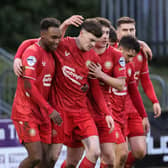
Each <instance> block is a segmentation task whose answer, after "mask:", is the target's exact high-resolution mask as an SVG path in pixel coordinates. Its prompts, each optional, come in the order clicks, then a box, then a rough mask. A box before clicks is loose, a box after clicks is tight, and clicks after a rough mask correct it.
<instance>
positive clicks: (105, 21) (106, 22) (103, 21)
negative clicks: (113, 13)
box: [95, 17, 111, 28]
mask: <svg viewBox="0 0 168 168" xmlns="http://www.w3.org/2000/svg"><path fill="white" fill-rule="evenodd" d="M95 19H96V20H97V21H98V22H99V23H100V24H101V25H102V26H105V27H108V28H110V27H111V22H110V20H108V19H106V18H103V17H95Z"/></svg>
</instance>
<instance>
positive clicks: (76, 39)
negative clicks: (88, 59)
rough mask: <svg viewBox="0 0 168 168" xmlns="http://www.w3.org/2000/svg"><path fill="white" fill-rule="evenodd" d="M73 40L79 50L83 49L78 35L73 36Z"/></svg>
mask: <svg viewBox="0 0 168 168" xmlns="http://www.w3.org/2000/svg"><path fill="white" fill-rule="evenodd" d="M75 42H76V45H77V47H78V48H79V49H80V50H83V49H82V46H81V42H80V38H79V37H76V38H75Z"/></svg>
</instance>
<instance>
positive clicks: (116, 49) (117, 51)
mask: <svg viewBox="0 0 168 168" xmlns="http://www.w3.org/2000/svg"><path fill="white" fill-rule="evenodd" d="M109 49H111V50H113V51H114V52H116V53H121V51H120V50H119V49H118V48H115V47H112V46H110V47H109Z"/></svg>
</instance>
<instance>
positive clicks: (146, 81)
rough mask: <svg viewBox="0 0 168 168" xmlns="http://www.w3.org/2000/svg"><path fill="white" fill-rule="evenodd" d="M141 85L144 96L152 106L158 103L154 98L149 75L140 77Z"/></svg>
mask: <svg viewBox="0 0 168 168" xmlns="http://www.w3.org/2000/svg"><path fill="white" fill-rule="evenodd" d="M141 84H142V87H143V90H144V92H145V93H146V95H147V96H148V98H149V99H150V101H151V102H152V103H153V104H154V103H158V102H159V101H158V99H157V97H156V93H155V90H154V87H153V84H152V82H151V80H150V77H149V73H146V74H143V75H142V76H141Z"/></svg>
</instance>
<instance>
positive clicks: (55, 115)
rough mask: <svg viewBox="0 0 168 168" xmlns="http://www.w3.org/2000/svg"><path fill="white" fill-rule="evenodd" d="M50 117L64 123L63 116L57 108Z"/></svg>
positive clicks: (58, 122) (55, 121)
mask: <svg viewBox="0 0 168 168" xmlns="http://www.w3.org/2000/svg"><path fill="white" fill-rule="evenodd" d="M49 117H50V119H51V120H53V122H54V123H55V124H58V125H61V123H62V117H61V115H60V113H58V112H57V111H56V110H54V111H53V112H52V113H51V114H50V115H49Z"/></svg>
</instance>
